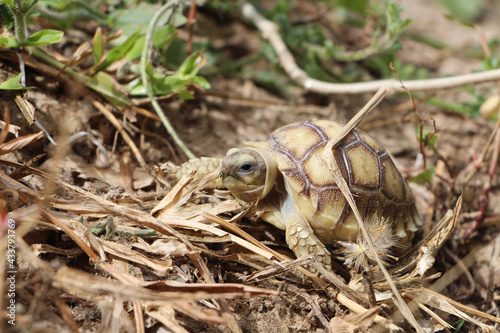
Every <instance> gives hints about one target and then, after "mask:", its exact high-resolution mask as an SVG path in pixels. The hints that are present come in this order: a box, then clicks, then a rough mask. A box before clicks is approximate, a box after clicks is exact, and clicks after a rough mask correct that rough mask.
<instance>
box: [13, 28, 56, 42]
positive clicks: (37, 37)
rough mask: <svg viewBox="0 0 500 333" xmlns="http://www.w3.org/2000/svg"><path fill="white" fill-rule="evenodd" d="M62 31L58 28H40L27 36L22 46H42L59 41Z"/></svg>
mask: <svg viewBox="0 0 500 333" xmlns="http://www.w3.org/2000/svg"><path fill="white" fill-rule="evenodd" d="M63 35H64V33H63V32H62V31H59V30H50V29H47V30H41V31H38V32H35V33H34V34H33V35H31V36H29V37H28V39H27V40H26V41H25V42H24V43H22V44H21V45H22V46H43V45H50V44H55V43H59V42H60V41H61V39H62V37H63Z"/></svg>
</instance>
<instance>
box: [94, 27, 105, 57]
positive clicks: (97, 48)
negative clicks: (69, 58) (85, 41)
mask: <svg viewBox="0 0 500 333" xmlns="http://www.w3.org/2000/svg"><path fill="white" fill-rule="evenodd" d="M103 54H104V38H103V35H102V31H101V29H98V31H97V32H96V33H95V35H94V38H93V39H92V55H93V56H94V65H97V64H98V63H99V62H100V61H101V59H102V56H103Z"/></svg>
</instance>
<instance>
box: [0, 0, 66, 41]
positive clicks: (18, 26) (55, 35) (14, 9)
mask: <svg viewBox="0 0 500 333" xmlns="http://www.w3.org/2000/svg"><path fill="white" fill-rule="evenodd" d="M37 3H38V0H0V4H4V5H6V6H5V8H7V9H8V12H10V14H11V15H12V18H13V26H14V32H15V37H0V47H5V48H14V47H20V46H41V45H48V44H54V43H58V42H59V41H60V40H61V38H62V35H63V33H62V32H61V31H57V30H41V31H38V32H36V33H34V34H33V35H31V36H29V35H28V29H27V20H28V16H29V13H30V12H31V10H32V9H33V7H34V6H35V5H36V4H37Z"/></svg>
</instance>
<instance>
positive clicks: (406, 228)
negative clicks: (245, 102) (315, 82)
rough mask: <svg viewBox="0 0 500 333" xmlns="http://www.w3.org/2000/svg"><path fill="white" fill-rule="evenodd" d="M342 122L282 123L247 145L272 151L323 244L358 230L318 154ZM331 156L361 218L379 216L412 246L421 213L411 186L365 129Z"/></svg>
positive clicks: (353, 134) (353, 236)
mask: <svg viewBox="0 0 500 333" xmlns="http://www.w3.org/2000/svg"><path fill="white" fill-rule="evenodd" d="M343 126H344V124H343V123H341V122H337V121H330V120H309V121H305V122H300V123H295V124H291V125H288V126H284V127H282V128H280V129H278V130H276V131H275V132H273V134H272V135H271V136H270V137H269V138H268V139H267V140H266V141H264V142H255V143H249V144H247V145H248V146H250V147H256V148H260V149H264V150H267V151H269V152H270V153H271V154H272V156H273V159H274V160H275V162H276V164H277V167H278V170H279V172H280V173H281V174H282V175H283V178H284V181H285V182H286V183H287V184H288V185H289V188H290V189H291V191H289V192H291V193H289V194H291V195H293V196H294V197H295V200H294V201H295V202H296V203H297V205H298V209H300V210H301V211H302V212H303V213H304V214H305V216H306V217H307V219H308V221H309V223H310V225H311V227H312V229H313V230H314V233H315V234H316V235H317V237H318V238H319V239H320V240H321V241H322V242H323V243H331V242H332V241H337V240H339V241H347V242H351V241H355V240H356V237H357V235H358V232H359V229H358V222H357V221H356V217H355V216H354V213H353V212H352V210H351V208H350V206H349V204H348V203H347V201H346V199H345V197H344V195H343V194H342V192H341V190H340V189H339V187H338V186H337V184H336V183H335V181H334V179H333V176H332V173H331V171H330V169H329V168H328V166H327V164H326V163H325V162H324V160H323V159H322V157H321V155H322V153H323V149H324V147H325V145H326V144H327V143H328V142H329V141H330V140H331V139H332V138H333V137H334V136H335V135H336V134H337V133H338V132H339V131H340V130H341V129H342V127H343ZM333 155H334V157H335V159H336V162H337V165H338V166H339V168H340V172H341V173H342V176H343V178H344V179H345V181H346V182H347V184H348V185H349V188H350V190H351V192H352V194H353V197H354V198H355V202H356V205H357V207H358V209H359V211H360V213H361V215H362V216H363V218H364V220H365V221H366V219H368V218H373V217H375V218H376V219H379V220H380V219H382V220H383V221H382V224H384V225H387V226H389V227H390V228H391V229H392V235H393V236H394V237H395V238H397V239H399V244H400V245H401V247H403V248H406V247H407V245H410V243H411V239H412V238H413V234H414V232H415V231H416V230H417V228H416V224H417V223H418V222H419V217H418V213H417V210H416V207H415V204H414V199H413V195H412V192H411V189H410V188H409V186H408V183H407V182H406V180H405V179H404V178H403V177H402V176H401V174H400V173H399V171H398V170H397V168H396V166H395V165H394V162H393V161H392V159H391V157H390V156H389V154H388V153H387V151H386V150H385V149H384V148H383V147H382V146H381V145H380V144H379V143H378V142H377V141H375V139H373V138H372V137H371V136H369V135H368V134H366V133H365V132H364V131H361V130H352V131H351V132H350V133H349V134H348V135H347V136H346V137H345V138H344V139H343V140H342V141H341V142H340V144H339V145H338V146H337V147H335V148H334V149H333ZM263 200H265V199H263Z"/></svg>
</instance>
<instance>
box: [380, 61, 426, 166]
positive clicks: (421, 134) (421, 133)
mask: <svg viewBox="0 0 500 333" xmlns="http://www.w3.org/2000/svg"><path fill="white" fill-rule="evenodd" d="M389 67H390V68H391V69H392V71H393V72H394V74H396V77H397V78H398V81H399V83H400V84H401V88H402V89H404V90H405V91H406V93H407V94H408V96H409V97H410V100H411V102H412V104H413V110H415V114H416V115H417V119H418V134H419V138H418V140H419V145H420V154H421V155H422V159H423V164H424V169H425V168H426V166H427V158H426V156H425V150H424V147H425V145H424V124H423V123H422V118H421V117H420V112H418V107H417V103H416V102H415V99H413V95H412V94H411V91H410V89H408V88H406V87H405V85H404V84H403V81H401V78H400V77H399V73H398V71H397V70H396V68H394V66H393V65H392V62H391V63H390V64H389Z"/></svg>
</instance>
